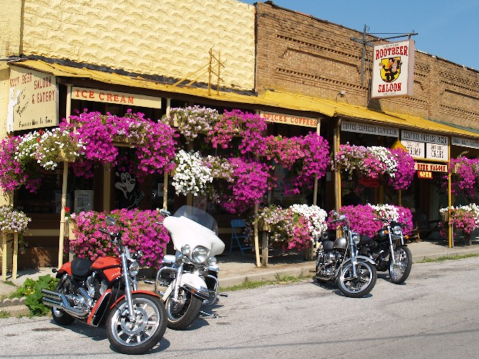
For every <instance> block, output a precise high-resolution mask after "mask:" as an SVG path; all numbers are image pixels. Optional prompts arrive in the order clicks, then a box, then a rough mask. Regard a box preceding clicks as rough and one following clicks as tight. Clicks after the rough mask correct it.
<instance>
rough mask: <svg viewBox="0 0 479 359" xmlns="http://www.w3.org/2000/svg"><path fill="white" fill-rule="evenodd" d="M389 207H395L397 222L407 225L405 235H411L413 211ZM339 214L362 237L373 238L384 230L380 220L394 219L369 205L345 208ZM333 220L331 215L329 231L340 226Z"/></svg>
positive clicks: (404, 230)
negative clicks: (342, 215) (344, 217)
mask: <svg viewBox="0 0 479 359" xmlns="http://www.w3.org/2000/svg"><path fill="white" fill-rule="evenodd" d="M389 207H393V209H394V211H395V212H397V213H396V214H397V218H396V219H395V221H396V222H399V223H402V224H404V225H405V227H404V229H403V234H404V235H408V234H411V232H412V228H413V223H412V213H411V210H410V209H409V208H405V207H400V206H391V205H389ZM338 213H339V214H344V215H345V216H346V218H347V219H348V220H349V223H350V225H351V229H352V230H353V231H354V232H357V233H358V234H360V235H363V234H365V235H367V236H370V237H373V236H374V235H375V234H376V233H377V232H378V231H379V230H380V229H381V228H383V225H384V224H383V222H382V221H380V220H378V219H381V218H386V219H392V218H391V215H390V214H387V213H382V212H380V211H378V210H376V209H375V208H374V207H373V206H371V205H369V204H366V205H357V206H343V207H341V208H340V209H339V211H338ZM333 220H334V218H333V216H331V215H330V216H329V218H328V228H329V229H336V228H337V226H338V224H337V223H333Z"/></svg>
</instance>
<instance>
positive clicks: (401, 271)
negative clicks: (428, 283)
mask: <svg viewBox="0 0 479 359" xmlns="http://www.w3.org/2000/svg"><path fill="white" fill-rule="evenodd" d="M393 255H394V262H395V263H393V261H392V260H390V261H389V278H391V282H392V283H394V284H401V283H403V282H404V281H405V280H406V279H407V277H409V274H410V273H411V268H412V254H411V251H410V250H409V248H408V247H406V246H402V247H398V248H396V249H395V250H394V254H393Z"/></svg>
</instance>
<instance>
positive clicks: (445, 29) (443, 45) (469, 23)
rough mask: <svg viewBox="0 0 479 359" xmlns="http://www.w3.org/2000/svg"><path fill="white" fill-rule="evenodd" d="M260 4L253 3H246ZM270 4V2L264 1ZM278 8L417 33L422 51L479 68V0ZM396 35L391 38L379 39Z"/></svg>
mask: <svg viewBox="0 0 479 359" xmlns="http://www.w3.org/2000/svg"><path fill="white" fill-rule="evenodd" d="M240 1H241V2H245V3H248V4H254V3H255V2H256V1H253V0H240ZM261 2H265V1H261ZM273 2H274V3H275V4H276V5H278V6H281V7H284V8H287V9H290V10H295V11H299V12H302V13H305V14H309V15H312V16H314V17H316V18H319V19H322V20H327V21H330V22H333V23H336V24H339V25H343V26H345V27H348V28H350V29H353V30H357V31H360V32H362V31H363V29H364V25H367V26H368V27H369V30H368V32H369V33H372V34H377V33H400V34H404V33H411V32H417V33H418V35H416V36H413V37H412V39H413V40H414V41H415V42H416V49H417V50H420V51H423V52H426V53H428V54H430V55H436V56H437V57H440V58H443V59H446V60H449V61H452V62H455V63H457V64H460V65H464V66H467V67H471V68H474V69H476V70H479V19H478V17H479V1H478V0H454V1H452V0H436V1H432V0H401V1H374V2H373V1H360V0H274V1H273ZM377 36H384V37H386V36H391V35H377Z"/></svg>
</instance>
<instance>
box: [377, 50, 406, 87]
mask: <svg viewBox="0 0 479 359" xmlns="http://www.w3.org/2000/svg"><path fill="white" fill-rule="evenodd" d="M401 64H402V63H401V56H397V57H385V58H383V59H381V62H380V64H379V67H380V68H381V70H380V71H381V78H382V79H383V81H385V82H394V81H396V80H397V79H398V78H399V75H400V74H401Z"/></svg>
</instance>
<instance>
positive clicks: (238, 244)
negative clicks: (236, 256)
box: [230, 219, 253, 255]
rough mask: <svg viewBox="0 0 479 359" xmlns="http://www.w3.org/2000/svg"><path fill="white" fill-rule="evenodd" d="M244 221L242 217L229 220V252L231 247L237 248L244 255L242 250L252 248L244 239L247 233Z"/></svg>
mask: <svg viewBox="0 0 479 359" xmlns="http://www.w3.org/2000/svg"><path fill="white" fill-rule="evenodd" d="M245 228H246V223H245V221H244V219H232V220H231V230H232V232H231V244H230V253H231V251H232V250H233V248H239V249H240V251H241V254H243V255H244V251H245V250H247V249H253V247H251V246H248V245H247V244H246V243H245V241H246V238H247V237H248V235H247V234H246V232H245Z"/></svg>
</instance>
